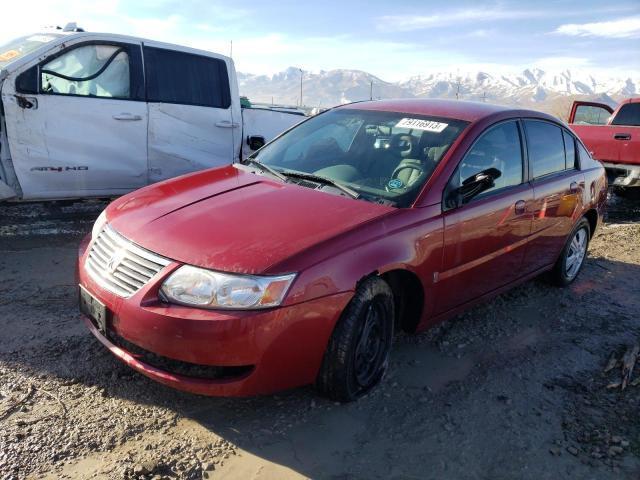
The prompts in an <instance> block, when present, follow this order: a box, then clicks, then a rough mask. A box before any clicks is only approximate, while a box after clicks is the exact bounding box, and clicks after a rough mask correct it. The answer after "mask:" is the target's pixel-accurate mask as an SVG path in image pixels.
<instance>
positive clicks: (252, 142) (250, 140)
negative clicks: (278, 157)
mask: <svg viewBox="0 0 640 480" xmlns="http://www.w3.org/2000/svg"><path fill="white" fill-rule="evenodd" d="M265 143H267V142H266V141H265V139H264V137H262V136H260V135H252V136H250V137H247V145H249V148H250V149H251V150H259V149H261V148H262V147H264V144H265Z"/></svg>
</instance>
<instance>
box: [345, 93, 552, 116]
mask: <svg viewBox="0 0 640 480" xmlns="http://www.w3.org/2000/svg"><path fill="white" fill-rule="evenodd" d="M340 108H353V109H359V110H380V111H385V112H401V113H407V114H414V115H430V116H433V117H445V118H455V119H458V120H464V121H467V122H477V121H478V120H481V119H483V118H486V117H489V116H493V115H496V114H500V113H508V112H512V113H513V116H533V117H547V115H545V114H543V113H541V112H536V111H534V110H522V109H519V108H512V107H507V106H503V105H494V104H491V103H480V102H467V101H463V100H441V99H425V98H407V99H397V100H377V101H370V102H359V103H350V104H348V105H344V106H342V107H340Z"/></svg>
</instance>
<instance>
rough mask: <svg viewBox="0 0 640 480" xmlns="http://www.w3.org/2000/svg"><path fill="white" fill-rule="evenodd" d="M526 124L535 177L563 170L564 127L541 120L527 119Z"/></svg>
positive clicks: (530, 161)
mask: <svg viewBox="0 0 640 480" xmlns="http://www.w3.org/2000/svg"><path fill="white" fill-rule="evenodd" d="M524 125H525V129H526V131H527V149H528V151H529V164H530V165H531V168H532V172H533V178H534V179H535V178H539V177H542V176H544V175H549V174H550V173H555V172H561V171H563V170H564V169H565V168H566V167H565V161H566V160H565V155H564V141H563V138H562V129H561V128H560V127H558V126H556V125H553V124H552V123H548V122H544V121H541V120H525V121H524Z"/></svg>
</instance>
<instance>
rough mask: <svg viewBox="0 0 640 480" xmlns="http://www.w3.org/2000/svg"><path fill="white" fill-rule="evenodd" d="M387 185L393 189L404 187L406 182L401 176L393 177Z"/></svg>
mask: <svg viewBox="0 0 640 480" xmlns="http://www.w3.org/2000/svg"><path fill="white" fill-rule="evenodd" d="M387 186H388V187H389V188H391V189H392V190H396V189H398V188H402V187H403V186H404V182H403V181H402V180H400V179H399V178H392V179H391V180H389V183H387Z"/></svg>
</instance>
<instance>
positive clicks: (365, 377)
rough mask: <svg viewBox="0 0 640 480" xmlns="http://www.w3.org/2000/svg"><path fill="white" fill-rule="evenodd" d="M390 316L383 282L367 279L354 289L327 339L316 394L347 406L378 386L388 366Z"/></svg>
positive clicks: (391, 309)
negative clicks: (353, 293)
mask: <svg viewBox="0 0 640 480" xmlns="http://www.w3.org/2000/svg"><path fill="white" fill-rule="evenodd" d="M394 315H395V312H394V302H393V293H392V291H391V288H390V287H389V285H388V284H387V282H385V281H384V280H382V279H381V278H379V277H370V278H367V279H366V280H364V281H363V282H362V283H361V284H360V285H359V286H358V288H357V290H356V293H355V295H354V296H353V298H352V299H351V301H350V302H349V304H348V305H347V307H346V308H345V309H344V311H343V312H342V316H341V317H340V320H338V323H337V324H336V326H335V328H334V330H333V334H332V335H331V338H330V339H329V344H328V346H327V350H326V351H325V354H324V359H323V361H322V366H321V367H320V372H319V373H318V377H317V380H316V388H317V390H318V391H319V393H320V394H322V395H323V396H326V397H328V398H330V399H332V400H335V401H339V402H351V401H353V400H356V399H357V398H358V397H360V396H362V395H364V394H365V393H367V392H368V391H370V390H371V389H372V388H373V387H375V386H376V385H377V384H378V383H379V382H380V380H381V379H382V377H383V376H384V374H385V372H386V370H387V367H388V364H389V352H390V351H391V344H392V342H393V324H394V318H395V317H394Z"/></svg>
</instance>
